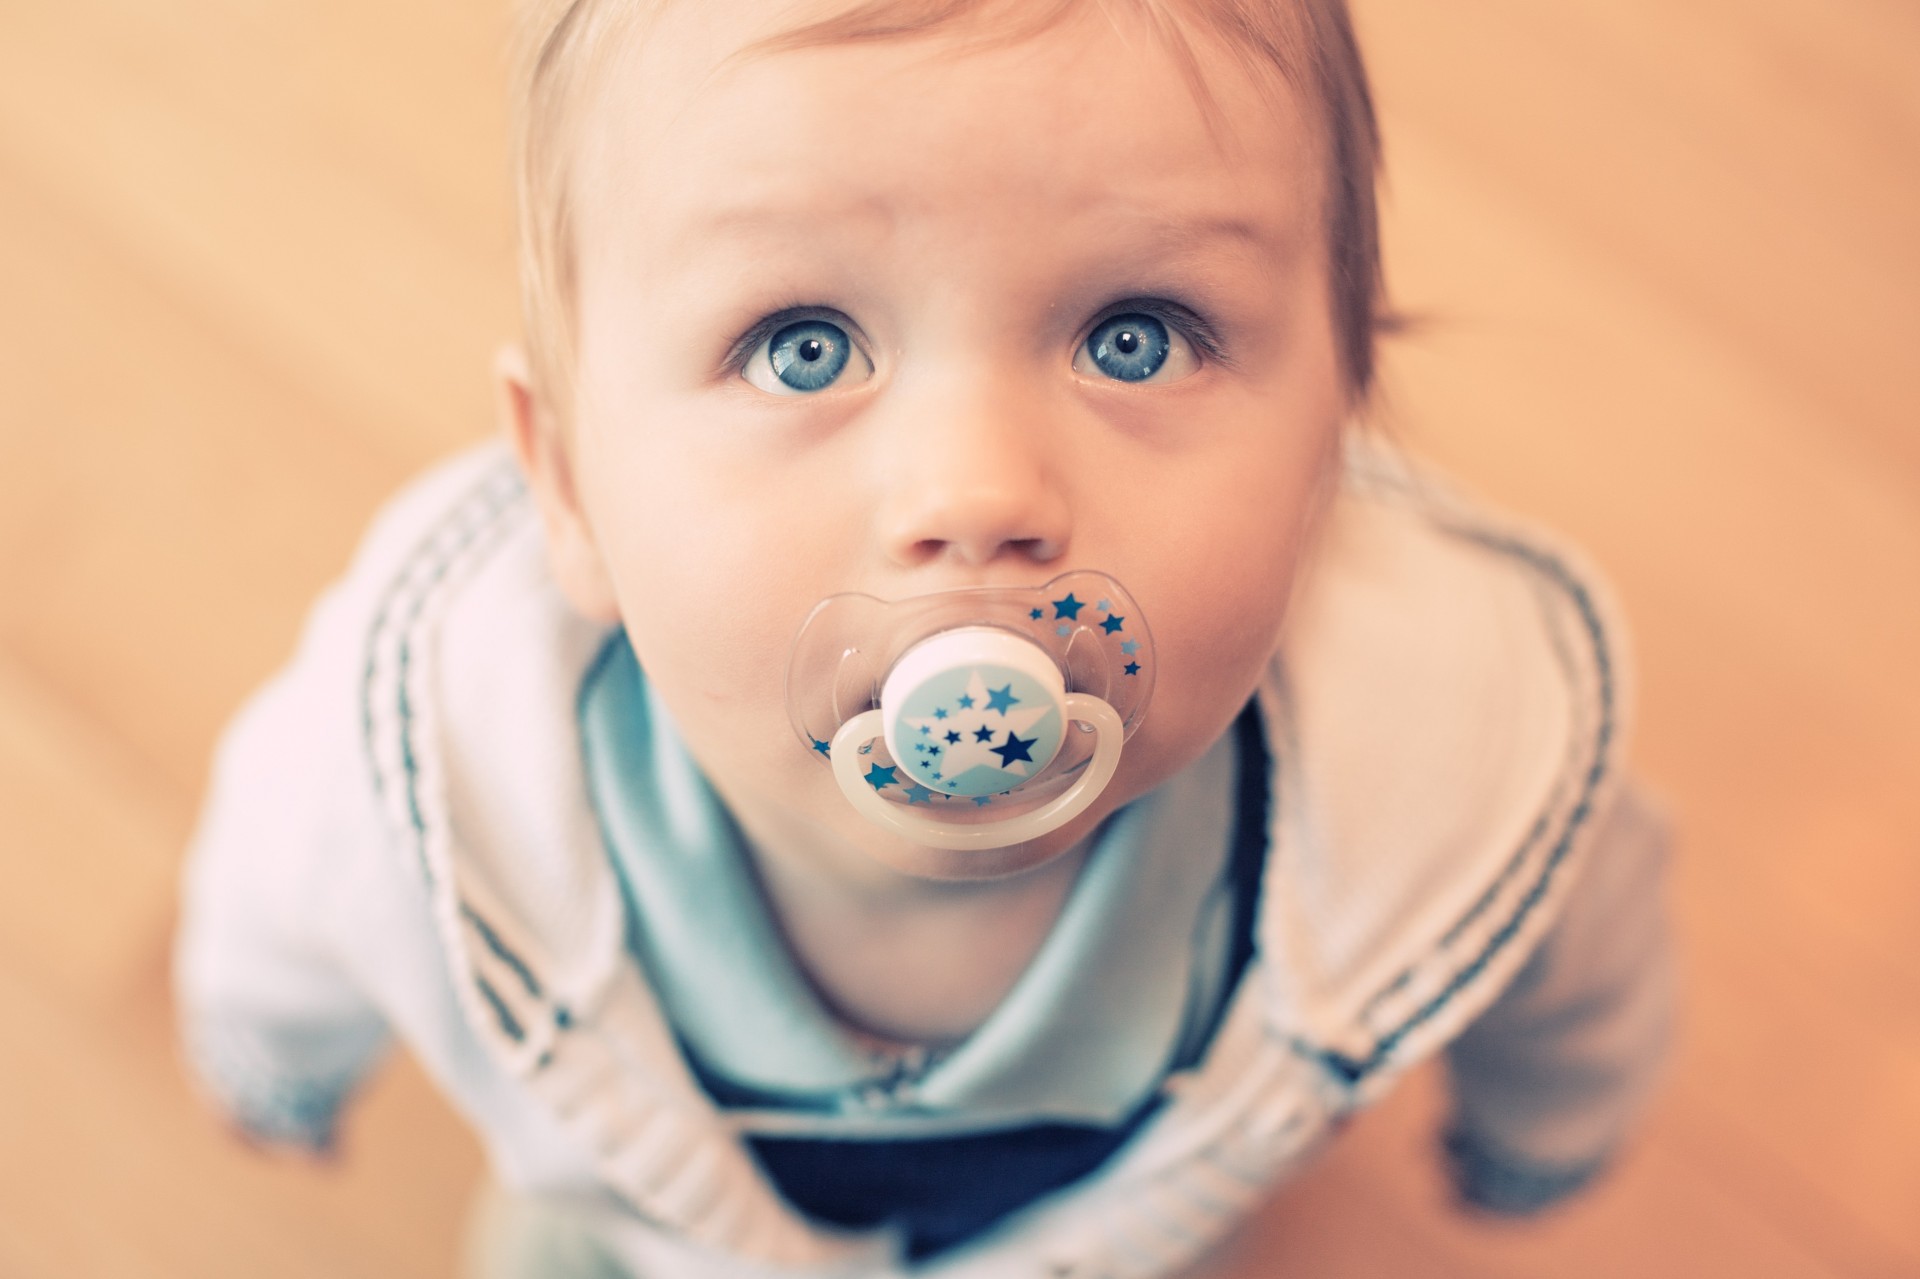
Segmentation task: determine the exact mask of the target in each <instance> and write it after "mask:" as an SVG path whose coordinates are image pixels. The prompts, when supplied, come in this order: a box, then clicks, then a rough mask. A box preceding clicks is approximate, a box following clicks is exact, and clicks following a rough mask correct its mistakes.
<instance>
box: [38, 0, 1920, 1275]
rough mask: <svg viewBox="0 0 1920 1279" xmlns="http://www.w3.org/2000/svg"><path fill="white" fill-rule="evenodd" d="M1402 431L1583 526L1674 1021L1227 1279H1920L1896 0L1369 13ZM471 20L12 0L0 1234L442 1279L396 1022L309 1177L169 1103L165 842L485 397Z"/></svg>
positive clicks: (355, 7) (1303, 1222) (1909, 19)
mask: <svg viewBox="0 0 1920 1279" xmlns="http://www.w3.org/2000/svg"><path fill="white" fill-rule="evenodd" d="M1356 6H1357V14H1358V19H1359V22H1360V26H1361V28H1362V35H1363V39H1364V42H1365V44H1366V46H1367V48H1368V50H1369V52H1370V55H1371V58H1372V63H1373V68H1374V72H1375V75H1376V79H1377V84H1378V91H1379V95H1380V98H1381V100H1382V105H1383V110H1384V120H1385V126H1386V130H1387V137H1388V143H1389V166H1390V177H1389V181H1390V189H1389V197H1388V206H1387V207H1388V223H1389V226H1388V232H1387V243H1388V249H1389V254H1390V261H1389V266H1390V272H1391V278H1392V283H1393V286H1394V289H1395V292H1396V294H1397V296H1398V299H1399V300H1400V302H1401V303H1402V304H1403V305H1404V306H1405V307H1406V308H1407V309H1408V310H1410V311H1412V312H1414V313H1416V314H1417V315H1418V316H1420V317H1423V320H1424V323H1423V325H1422V327H1421V328H1420V329H1419V330H1418V331H1417V334H1416V335H1415V336H1413V337H1409V338H1407V339H1404V340H1402V341H1400V342H1399V343H1398V344H1397V345H1396V347H1395V349H1394V350H1393V352H1392V354H1391V356H1390V357H1389V360H1388V375H1387V386H1388V395H1387V412H1388V413H1389V415H1390V417H1391V420H1392V425H1393V429H1394V430H1396V431H1397V432H1399V433H1400V435H1402V436H1403V437H1404V438H1406V439H1408V440H1410V441H1411V442H1413V443H1414V444H1415V445H1416V446H1417V447H1419V448H1421V449H1423V450H1425V451H1427V452H1428V453H1430V454H1432V455H1435V456H1437V457H1439V458H1440V459H1442V460H1444V461H1445V462H1446V463H1448V464H1449V465H1451V466H1452V467H1453V468H1454V469H1455V470H1456V471H1457V472H1458V473H1459V474H1460V475H1462V476H1463V477H1465V478H1466V479H1467V480H1468V481H1469V482H1470V483H1471V484H1472V485H1474V486H1476V487H1478V488H1479V489H1480V490H1481V491H1483V492H1484V493H1486V494H1488V495H1490V496H1492V497H1494V498H1496V499H1498V500H1500V501H1502V502H1505V503H1507V504H1509V505H1511V506H1513V507H1516V508H1519V509H1521V510H1524V511H1526V512H1529V513H1532V514H1535V515H1537V516H1539V517H1541V518H1543V519H1545V520H1547V521H1549V522H1551V523H1553V524H1556V525H1558V526H1560V527H1562V528H1564V529H1566V530H1568V531H1570V532H1571V533H1573V534H1574V535H1575V536H1577V537H1578V538H1580V539H1582V540H1583V541H1584V542H1585V543H1586V544H1587V545H1588V546H1589V547H1591V548H1592V550H1593V551H1594V553H1595V554H1596V556H1597V557H1598V559H1599V560H1600V561H1601V562H1602V563H1603V564H1605V565H1606V566H1607V567H1608V569H1609V570H1610V571H1611V573H1612V574H1613V575H1614V577H1615V579H1616V580H1617V583H1618V585H1619V587H1620V589H1621V592H1622V593H1623V594H1624V596H1625V598H1626V600H1627V603H1628V604H1629V606H1630V608H1631V610H1632V613H1633V615H1634V617H1635V619H1636V622H1637V625H1638V631H1639V640H1640V643H1639V647H1640V653H1641V659H1642V666H1643V672H1644V678H1643V699H1642V716H1641V727H1640V734H1639V758H1640V761H1641V766H1642V769H1643V771H1644V772H1645V774H1646V775H1647V776H1648V777H1649V778H1650V779H1652V781H1653V782H1654V783H1655V784H1656V785H1657V787H1658V788H1659V789H1660V791H1661V792H1662V793H1663V794H1664V795H1665V796H1666V798H1667V799H1668V800H1669V802H1670V803H1671V805H1672V807H1673V810H1674V812H1675V814H1676V815H1677V818H1678V822H1679V825H1680V829H1681V831H1682V832H1683V835H1684V848H1683V855H1682V859H1681V862H1680V866H1679V873H1678V878H1677V882H1676V885H1675V908H1676V911H1677V914H1678V916H1679V920H1680V927H1681V930H1682V933H1683V937H1684V941H1685V947H1686V952H1687V1004H1688V1008H1687V1021H1686V1028H1687V1029H1686V1042H1685V1047H1684V1051H1683V1053H1682V1055H1681V1059H1680V1062H1679V1065H1678V1068H1677V1070H1676V1071H1675V1074H1674V1078H1673V1081H1672V1085H1671V1087H1670V1088H1669V1089H1668V1091H1667V1093H1666V1094H1665V1097H1664V1099H1663V1101H1662V1102H1661V1103H1660V1105H1659V1108H1658V1111H1657V1113H1656V1115H1655V1116H1654V1119H1653V1121H1652V1123H1651V1125H1650V1127H1649V1129H1648V1131H1647V1133H1646V1135H1645V1138H1644V1140H1642V1141H1641V1142H1640V1143H1639V1145H1638V1146H1637V1147H1636V1148H1635V1150H1634V1152H1633V1154H1632V1156H1631V1158H1630V1159H1628V1160H1627V1161H1626V1163H1625V1164H1624V1166H1622V1167H1621V1168H1620V1169H1619V1171H1618V1174H1617V1175H1616V1176H1615V1177H1614V1178H1613V1179H1612V1180H1611V1181H1610V1182H1608V1183H1607V1184H1606V1185H1605V1186H1604V1187H1602V1188H1601V1189H1600V1190H1598V1191H1597V1192H1596V1193H1594V1194H1593V1195H1592V1196H1591V1197H1589V1198H1588V1199H1587V1200H1585V1201H1583V1202H1582V1203H1580V1204H1579V1205H1577V1206H1575V1207H1573V1208H1571V1209H1570V1210H1567V1211H1565V1212H1563V1213H1561V1214H1560V1215H1557V1216H1554V1217H1551V1218H1550V1219H1548V1220H1545V1221H1542V1222H1539V1223H1537V1224H1534V1225H1530V1226H1528V1227H1526V1228H1524V1229H1518V1230H1515V1229H1495V1228H1492V1227H1489V1226H1486V1225H1483V1224H1479V1223H1476V1222H1473V1221H1470V1220H1466V1219H1463V1218H1461V1217H1459V1216H1456V1215H1454V1214H1453V1213H1452V1212H1451V1211H1450V1210H1449V1209H1448V1208H1447V1207H1446V1204H1445V1200H1444V1197H1443V1192H1442V1189H1441V1185H1440V1182H1439V1180H1438V1178H1437V1175H1436V1172H1435V1169H1434V1166H1433V1163H1432V1160H1431V1158H1430V1153H1429V1151H1430V1128H1431V1125H1432V1123H1433V1120H1434V1116H1435V1113H1436V1109H1437V1106H1438V1096H1437V1089H1436V1081H1435V1080H1434V1079H1433V1078H1432V1077H1431V1076H1423V1077H1421V1078H1419V1079H1417V1080H1416V1081H1415V1082H1414V1084H1413V1085H1412V1086H1410V1087H1409V1088H1408V1089H1406V1090H1405V1091H1404V1092H1402V1093H1401V1094H1399V1095H1398V1096H1396V1097H1395V1098H1394V1099H1392V1100H1391V1101H1389V1102H1388V1103H1386V1104H1385V1105H1383V1106H1382V1107H1380V1108H1379V1109H1378V1110H1376V1111H1374V1112H1372V1113H1371V1114H1369V1115H1368V1116H1367V1117H1365V1118H1364V1119H1363V1120H1362V1121H1361V1122H1359V1123H1358V1124H1356V1125H1355V1126H1354V1127H1353V1128H1352V1129H1351V1130H1350V1132H1349V1134H1348V1135H1347V1136H1346V1137H1345V1138H1343V1140H1342V1142H1341V1143H1340V1144H1339V1145H1338V1146H1337V1147H1336V1148H1335V1149H1334V1150H1333V1151H1332V1153H1331V1154H1330V1155H1329V1157H1328V1158H1327V1159H1326V1160H1325V1162H1324V1163H1322V1164H1321V1165H1319V1166H1318V1167H1317V1168H1316V1169H1315V1170H1314V1171H1313V1172H1312V1173H1311V1174H1310V1175H1309V1176H1307V1177H1306V1178H1305V1179H1304V1180H1303V1181H1302V1182H1300V1183H1298V1184H1297V1185H1295V1186H1293V1187H1291V1188H1290V1189H1289V1190H1288V1191H1287V1192H1286V1193H1285V1194H1284V1195H1283V1196H1282V1197H1281V1199H1280V1200H1279V1201H1278V1202H1277V1203H1276V1204H1275V1205H1274V1207H1273V1208H1272V1209H1271V1210H1270V1211H1269V1212H1268V1213H1267V1214H1266V1216H1265V1217H1264V1218H1263V1219H1262V1220H1261V1221H1260V1222H1259V1223H1258V1225H1257V1226H1256V1228H1255V1229H1254V1231H1253V1233H1252V1234H1251V1235H1250V1236H1249V1237H1248V1238H1247V1239H1246V1240H1244V1241H1243V1243H1242V1245H1241V1247H1240V1248H1239V1249H1238V1250H1237V1251H1236V1253H1235V1254H1234V1255H1233V1257H1232V1258H1231V1259H1230V1261H1229V1263H1228V1266H1227V1267H1226V1270H1223V1273H1226V1272H1227V1271H1231V1272H1232V1273H1235V1274H1243V1275H1272V1274H1293V1275H1306V1276H1316V1277H1319V1276H1355V1277H1360V1276H1367V1277H1371V1276H1380V1275H1440V1276H1472V1275H1491V1276H1521V1275H1552V1276H1615V1275H1635V1276H1640V1275H1652V1276H1676V1277H1677V1276H1686V1277H1688V1279H1698V1277H1700V1276H1718V1275H1738V1276H1741V1277H1742V1279H1815V1277H1818V1276H1842V1275H1845V1276H1869V1275H1871V1276H1891V1275H1920V940H1917V938H1920V674H1917V673H1916V664H1917V663H1920V11H1917V10H1916V9H1915V8H1914V7H1913V6H1912V5H1910V4H1905V3H1900V2H1899V0H1555V2H1554V3H1552V4H1542V3H1540V2H1539V0H1449V2H1448V3H1445V4H1434V3H1431V2H1430V0H1356ZM504 29H505V17H504V14H503V12H502V11H501V7H500V0H494V3H493V4H489V5H478V6H476V5H472V4H468V3H457V2H456V0H408V2H407V3H402V4H393V3H390V2H385V0H383V2H381V3H375V2H374V0H326V2H325V3H321V2H320V0H304V2H296V3H290V4H280V5H258V4H248V3H242V2H241V0H175V2H174V3H172V4H166V5H162V4H156V3H151V2H145V0H61V3H58V4H52V3H38V4H35V3H17V4H10V5H7V6H6V15H5V19H4V23H3V24H0V33H3V34H0V859H3V861H0V865H3V866H4V870H5V881H4V882H5V885H6V888H5V891H4V892H0V1276H4V1279H15V1277H22V1276H26V1277H38V1276H48V1277H52V1276H59V1277H61V1279H68V1277H71V1276H91V1275H110V1276H148V1275H152V1276H178V1277H186V1276H192V1277H195V1279H199V1277H202V1276H249V1277H251V1276H257V1275H263V1274H272V1275H276V1276H294V1277H301V1276H310V1275H311V1276H319V1275H335V1276H338V1275H346V1276H362V1275H366V1276H375V1275H377V1276H437V1275H446V1274H448V1273H449V1272H450V1268H451V1265H452V1258H453V1256H454V1249H455V1241H456V1238H457V1234H458V1230H459V1224H460V1220H461V1215H462V1212H463V1210H464V1205H465V1203H466V1200H467V1196H468V1193H469V1191H470V1188H471V1186H472V1185H473V1183H474V1180H475V1178H476V1176H477V1175H478V1172H479V1166H480V1158H479V1153H478V1150H477V1148H476V1146H475V1144H474V1143H473V1141H472V1139H471V1138H470V1137H468V1136H467V1135H466V1134H465V1132H464V1130H463V1128H462V1126H461V1125H460V1123H459V1122H458V1121H457V1120H456V1119H455V1117H454V1116H453V1115H452V1114H451V1113H450V1112H449V1111H448V1110H447V1109H446V1108H445V1106H444V1105H443V1103H441V1102H440V1101H439V1100H438V1099H437V1098H436V1096H435V1095H434V1093H433V1090H432V1089H431V1087H430V1086H429V1085H428V1084H427V1083H426V1082H425V1081H424V1080H423V1079H422V1077H421V1076H420V1075H419V1073H418V1072H417V1071H416V1070H415V1069H414V1068H413V1067H412V1066H411V1065H410V1064H407V1063H404V1062H400V1063H396V1064H395V1065H394V1066H393V1068H391V1069H390V1070H388V1071H387V1072H386V1073H385V1074H384V1075H383V1076H382V1077H381V1078H380V1079H379V1081H378V1082H377V1084H376V1085H375V1086H374V1087H373V1088H372V1089H371V1091H370V1094H369V1095H368V1097H367V1099H366V1102H365V1104H364V1105H363V1106H362V1107H361V1108H360V1109H359V1110H358V1111H357V1112H356V1114H355V1117H354V1119H353V1122H352V1125H351V1128H350V1131H349V1134H348V1142H347V1154H346V1158H345V1159H344V1161H343V1162H342V1163H341V1164H340V1165H339V1166H337V1167H333V1168H324V1169H321V1168H313V1167H309V1166H305V1165H301V1164H298V1163H284V1162H277V1161H272V1160H265V1159H262V1158H259V1157H257V1156H254V1155H252V1154H250V1153H249V1152H247V1151H246V1150H244V1149H242V1148H241V1147H240V1146H239V1145H237V1144H236V1143H234V1142H233V1141H232V1140H230V1139H229V1138H227V1137H226V1136H225V1135H224V1134H223V1133H222V1132H221V1131H220V1130H219V1129H218V1128H217V1127H216V1126H215V1125H214V1124H213V1123H212V1122H211V1121H210V1120H209V1119H208V1118H207V1117H206V1116H205V1115H204V1114H202V1113H201V1112H200V1111H199V1110H198V1109H197V1107H196V1105H195V1103H194V1102H193V1101H192V1100H191V1098H190V1097H189V1095H188V1093H187V1091H186V1088H185V1085H184V1084H183V1082H182V1079H181V1077H180V1074H179V1072H178V1070H177V1069H176V1066H175V1064H174V1060H173V1056H172V1049H171V1047H170V1042H169V1037H168V1022H169V1013H168V1009H167V1007H166V1000H167V996H166V984H165V975H164V964H165V953H166V946H167V938H168V933H169V927H170V914H171V910H172V897H173V881H174V877H175V874H176V869H177V864H178V860H179V856H180V849H181V846H182V843H183V841H184V839H185V837H186V835H187V832H188V829H189V825H190V823H191V821H192V816H193V812H194V806H195V803H196V797H197V795H198V793H199V790H200V787H201V784H202V780H203V777H204V774H205V769H206V760H207V752H208V748H209V745H210V743H211V741H212V738H213V736H214V734H215V732H216V731H217V729H218V727H219V725H220V724H221V723H222V722H223V720H224V719H225V718H226V717H227V715H228V714H229V713H230V712H231V711H232V710H233V708H234V706H235V704H236V702H237V701H238V699H239V698H240V697H241V696H242V695H243V694H244V693H245V692H246V691H247V690H248V689H249V688H250V687H252V686H253V685H254V684H255V683H256V682H258V681H259V680H260V679H261V678H262V677H263V675H265V674H266V672H267V671H268V670H269V669H271V668H272V667H273V666H274V665H275V664H276V663H277V662H278V661H279V660H280V659H281V658H282V657H283V656H284V654H285V653H286V652H287V650H288V647H289V644H290V643H291V641H292V638H293V636H294V632H295V628H296V626H297V624H298V622H299V619H300V617H301V614H302V611H303V609H304V608H305V606H306V605H307V604H308V603H309V601H310V600H311V599H312V598H313V596H314V594H315V592H316V590H317V589H318V588H319V587H320V586H321V584H322V583H324V582H325V581H326V580H327V579H328V578H329V576H330V575H332V574H333V573H335V572H336V571H337V570H338V569H339V568H340V566H341V564H342V561H343V557H344V556H345V555H346V553H347V551H348V548H349V546H350V545H351V543H352V542H353V540H354V538H355V536H356V534H357V533H358V531H359V529H360V527H361V525H362V523H363V521H364V520H365V519H366V517H367V515H368V513H369V512H370V511H371V510H372V509H373V507H374V505H375V504H376V503H377V502H378V501H379V500H380V498H381V496H382V495H383V494H384V493H386V492H387V491H389V490H390V489H391V488H392V487H393V486H395V485H396V484H397V483H399V482H400V481H401V480H402V479H403V478H404V477H405V476H407V475H408V474H409V473H411V472H412V471H414V470H415V469H416V468H418V467H420V466H421V465H423V464H424V463H426V462H427V461H429V460H430V459H432V458H433V457H435V456H436V455H438V454H440V453H442V452H444V451H446V450H447V449H449V448H451V447H453V446H455V445H457V444H459V443H461V442H463V441H466V440H469V439H472V438H475V437H477V436H479V435H481V434H482V433H484V432H486V431H487V430H489V429H490V428H489V420H488V413H489V409H488V398H487V389H486V381H485V375H486V364H487V359H488V355H489V351H490V347H491V345H492V343H493V342H494V341H495V340H496V339H497V338H498V337H500V336H502V335H504V334H507V333H508V332H510V330H511V326H512V322H513V320H512V301H511V291H510V280H511V258H510V253H509V231H508V221H507V212H506V206H507V200H506V195H505V191H506V185H505V181H504V179H503V177H502V173H503V168H504V165H503V161H502V158H501V157H502V152H503V149H504V148H503V145H502V141H501V139H502V138H503V135H504V128H505V125H504V118H503V106H502V102H501V97H502V94H501V89H500V85H501V82H502V80H503V69H502V67H503V61H504V55H503V52H502V47H503V37H504Z"/></svg>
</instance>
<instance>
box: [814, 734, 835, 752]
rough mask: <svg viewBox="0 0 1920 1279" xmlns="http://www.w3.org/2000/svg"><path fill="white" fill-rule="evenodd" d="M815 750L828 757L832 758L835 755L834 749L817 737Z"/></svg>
mask: <svg viewBox="0 0 1920 1279" xmlns="http://www.w3.org/2000/svg"><path fill="white" fill-rule="evenodd" d="M813 749H815V750H817V751H819V752H820V753H821V754H822V755H826V756H829V757H831V756H832V754H833V747H831V746H829V745H828V744H827V743H825V742H823V741H821V740H820V739H819V738H817V737H816V738H814V739H813Z"/></svg>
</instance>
